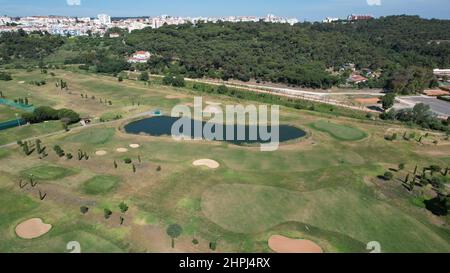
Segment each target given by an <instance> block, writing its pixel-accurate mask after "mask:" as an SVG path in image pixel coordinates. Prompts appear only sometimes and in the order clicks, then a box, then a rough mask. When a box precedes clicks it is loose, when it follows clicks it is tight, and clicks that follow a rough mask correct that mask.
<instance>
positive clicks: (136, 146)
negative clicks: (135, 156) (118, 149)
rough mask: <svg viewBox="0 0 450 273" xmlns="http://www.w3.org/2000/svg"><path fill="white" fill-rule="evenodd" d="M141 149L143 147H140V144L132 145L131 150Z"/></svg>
mask: <svg viewBox="0 0 450 273" xmlns="http://www.w3.org/2000/svg"><path fill="white" fill-rule="evenodd" d="M139 147H141V145H139V144H130V148H132V149H137V148H139Z"/></svg>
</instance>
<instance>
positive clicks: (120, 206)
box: [119, 202, 128, 213]
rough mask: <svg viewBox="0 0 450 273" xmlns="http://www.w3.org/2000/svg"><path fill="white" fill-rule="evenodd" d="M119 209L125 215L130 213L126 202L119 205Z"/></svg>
mask: <svg viewBox="0 0 450 273" xmlns="http://www.w3.org/2000/svg"><path fill="white" fill-rule="evenodd" d="M119 209H120V211H121V212H122V213H125V212H127V211H128V206H127V204H125V202H122V203H120V204H119Z"/></svg>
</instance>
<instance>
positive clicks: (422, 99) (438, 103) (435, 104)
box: [397, 96, 450, 117]
mask: <svg viewBox="0 0 450 273" xmlns="http://www.w3.org/2000/svg"><path fill="white" fill-rule="evenodd" d="M397 100H398V101H400V102H401V103H403V104H405V105H407V106H408V107H414V105H416V104H418V103H423V104H427V105H429V106H430V108H431V111H433V112H434V113H436V114H437V115H439V116H447V117H448V116H450V103H448V102H446V101H442V100H438V99H437V98H430V97H427V96H408V97H398V98H397ZM400 108H401V107H400Z"/></svg>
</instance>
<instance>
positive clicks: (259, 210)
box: [202, 184, 449, 252]
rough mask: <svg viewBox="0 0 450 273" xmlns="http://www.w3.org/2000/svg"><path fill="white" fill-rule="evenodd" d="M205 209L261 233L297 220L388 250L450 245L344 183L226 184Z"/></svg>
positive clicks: (237, 228)
mask: <svg viewBox="0 0 450 273" xmlns="http://www.w3.org/2000/svg"><path fill="white" fill-rule="evenodd" d="M202 210H203V213H204V214H205V215H206V216H207V217H208V218H209V219H210V220H212V221H213V222H215V223H216V224H218V225H220V226H221V227H222V228H225V229H227V230H229V231H232V232H237V233H259V232H262V231H265V230H269V229H271V228H273V227H275V226H277V225H278V224H281V223H284V222H289V221H297V222H302V223H306V224H310V225H313V226H316V227H318V228H321V229H325V230H329V231H333V232H339V233H342V234H346V235H348V236H350V237H352V238H354V239H356V240H359V241H361V242H370V241H378V242H380V243H381V245H382V249H384V250H386V251H401V250H402V249H403V250H404V249H408V251H412V252H416V251H417V252H421V251H424V252H436V251H448V250H449V245H448V243H447V241H446V240H445V238H442V237H441V236H440V235H439V234H438V233H437V232H435V231H434V230H433V229H431V228H429V227H428V226H426V225H424V224H422V223H421V222H419V221H417V220H416V219H414V218H413V217H411V216H409V215H407V214H405V213H403V212H402V211H401V210H399V209H396V208H394V207H392V206H390V205H387V204H385V203H384V202H382V201H378V200H376V199H373V198H371V197H369V196H366V195H363V194H358V193H357V192H354V191H351V190H344V189H342V188H328V189H322V190H317V191H311V192H297V191H290V190H285V189H281V188H276V187H267V186H259V185H244V184H222V185H218V186H214V187H212V188H210V189H209V190H207V191H206V192H205V193H204V194H203V198H202ZM412 226H413V227H414V229H411V228H410V227H412Z"/></svg>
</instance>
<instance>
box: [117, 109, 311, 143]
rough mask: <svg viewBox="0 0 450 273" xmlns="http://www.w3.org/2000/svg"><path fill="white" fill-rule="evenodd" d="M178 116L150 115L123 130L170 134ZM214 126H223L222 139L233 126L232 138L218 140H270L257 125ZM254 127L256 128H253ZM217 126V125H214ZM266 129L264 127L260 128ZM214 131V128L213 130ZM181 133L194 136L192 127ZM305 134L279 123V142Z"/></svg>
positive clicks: (268, 130) (240, 141)
mask: <svg viewBox="0 0 450 273" xmlns="http://www.w3.org/2000/svg"><path fill="white" fill-rule="evenodd" d="M178 120H179V118H175V117H168V116H159V117H151V118H145V119H141V120H137V121H134V122H131V123H129V124H127V125H126V126H125V127H124V129H125V132H127V133H130V134H141V133H144V134H147V135H151V136H170V135H171V134H172V126H173V124H174V123H175V122H176V121H178ZM190 122H191V128H195V125H196V124H197V125H198V123H202V128H204V126H205V124H206V122H204V121H203V122H202V121H198V120H192V119H191V120H190ZM215 126H222V127H223V135H224V137H223V139H226V138H225V135H226V131H227V127H229V126H233V127H234V138H233V139H232V140H218V141H226V142H230V143H233V144H238V145H240V144H257V143H268V142H270V140H263V139H262V138H261V136H260V134H259V129H260V128H259V127H258V126H257V125H250V126H241V125H223V124H215ZM238 126H239V127H245V139H243V140H240V139H238V137H237V131H238ZM255 127H256V128H255ZM216 128H217V127H216ZM255 129H256V132H258V133H257V135H258V136H257V139H254V140H252V139H249V137H250V133H249V132H251V131H254V130H255ZM261 129H264V131H266V127H264V128H261ZM271 130H272V127H271V126H268V128H267V132H271ZM213 131H214V130H213ZM183 135H187V136H189V135H190V137H191V138H194V130H193V129H192V132H188V134H185V133H183ZM305 135H306V133H305V131H303V130H301V129H299V128H297V127H294V126H290V125H280V126H279V137H280V138H279V142H286V141H289V140H293V139H298V138H301V137H304V136H305ZM208 140H216V139H208Z"/></svg>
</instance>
